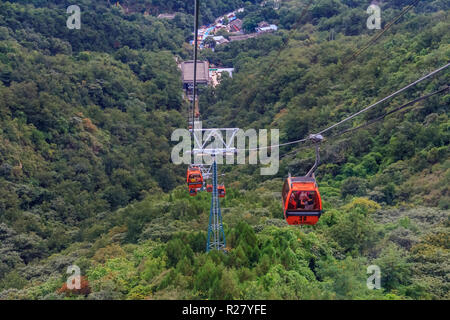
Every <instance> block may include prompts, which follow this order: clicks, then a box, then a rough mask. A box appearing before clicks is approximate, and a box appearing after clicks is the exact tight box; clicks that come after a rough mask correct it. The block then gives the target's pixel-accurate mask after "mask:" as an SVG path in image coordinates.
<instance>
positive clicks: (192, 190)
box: [189, 188, 197, 197]
mask: <svg viewBox="0 0 450 320" xmlns="http://www.w3.org/2000/svg"><path fill="white" fill-rule="evenodd" d="M189 195H190V196H192V197H194V196H196V195H197V189H195V188H189Z"/></svg>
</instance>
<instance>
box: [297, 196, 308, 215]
mask: <svg viewBox="0 0 450 320" xmlns="http://www.w3.org/2000/svg"><path fill="white" fill-rule="evenodd" d="M307 199H308V198H307V194H306V192H305V191H301V192H298V198H297V209H301V210H304V209H305V206H306V204H307Z"/></svg>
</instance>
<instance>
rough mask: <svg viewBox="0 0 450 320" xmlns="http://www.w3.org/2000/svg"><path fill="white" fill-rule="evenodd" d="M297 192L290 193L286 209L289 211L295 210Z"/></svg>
mask: <svg viewBox="0 0 450 320" xmlns="http://www.w3.org/2000/svg"><path fill="white" fill-rule="evenodd" d="M297 203H298V201H297V192H295V191H294V192H292V193H291V197H290V198H289V204H288V208H289V209H295V208H297Z"/></svg>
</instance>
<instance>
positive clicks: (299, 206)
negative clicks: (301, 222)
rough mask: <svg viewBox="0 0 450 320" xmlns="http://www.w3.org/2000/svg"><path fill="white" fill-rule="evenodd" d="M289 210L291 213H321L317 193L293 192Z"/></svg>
mask: <svg viewBox="0 0 450 320" xmlns="http://www.w3.org/2000/svg"><path fill="white" fill-rule="evenodd" d="M288 210H291V211H319V210H320V204H319V199H318V197H317V193H316V192H315V191H292V193H291V196H290V199H289V204H288Z"/></svg>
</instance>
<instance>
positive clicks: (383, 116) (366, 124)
mask: <svg viewBox="0 0 450 320" xmlns="http://www.w3.org/2000/svg"><path fill="white" fill-rule="evenodd" d="M449 89H450V87H449V86H448V85H446V86H445V87H443V88H442V89H439V90H437V91H434V92H432V93H429V94H426V95H423V96H420V97H418V98H416V99H414V100H411V101H409V102H407V103H405V104H403V105H401V106H400V107H398V108H395V109H393V110H391V111H389V112H386V113H385V114H383V115H381V116H379V117H377V118H375V119H372V120H370V121H368V122H366V123H364V124H362V125H359V126H357V127H355V128H350V129H347V130H344V131H341V132H338V133H336V134H334V135H332V136H331V137H330V138H336V137H339V136H341V135H343V134H346V133H349V132H354V131H356V130H359V129H362V128H365V127H368V126H370V125H372V124H374V123H375V122H378V121H380V120H383V119H384V118H386V117H387V116H389V115H391V114H393V113H396V112H399V111H402V110H404V109H406V108H407V107H409V106H412V105H414V104H416V103H417V102H420V101H422V100H425V99H428V98H430V97H432V96H434V95H437V94H440V93H443V92H445V91H448V90H449Z"/></svg>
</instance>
